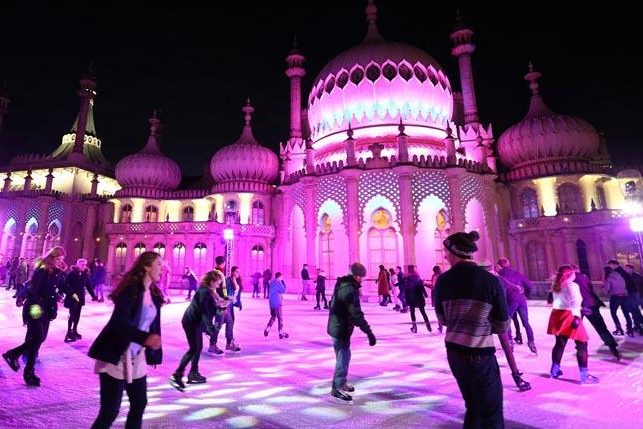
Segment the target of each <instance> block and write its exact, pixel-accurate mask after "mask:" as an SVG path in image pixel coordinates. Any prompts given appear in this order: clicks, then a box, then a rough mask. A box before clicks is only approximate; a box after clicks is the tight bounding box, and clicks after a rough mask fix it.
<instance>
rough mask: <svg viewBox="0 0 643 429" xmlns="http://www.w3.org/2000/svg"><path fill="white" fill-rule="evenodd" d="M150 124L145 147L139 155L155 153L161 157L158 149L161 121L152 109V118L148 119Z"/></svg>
mask: <svg viewBox="0 0 643 429" xmlns="http://www.w3.org/2000/svg"><path fill="white" fill-rule="evenodd" d="M149 123H150V136H149V137H148V138H147V143H146V144H145V147H144V148H143V149H142V150H141V151H140V152H139V153H155V154H158V155H161V149H160V148H159V140H160V139H161V129H162V125H161V121H160V119H159V118H158V115H157V111H156V109H154V112H153V113H152V117H151V118H150V119H149Z"/></svg>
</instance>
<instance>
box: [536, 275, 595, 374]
mask: <svg viewBox="0 0 643 429" xmlns="http://www.w3.org/2000/svg"><path fill="white" fill-rule="evenodd" d="M575 279H576V274H575V273H574V270H573V269H572V267H571V266H569V265H563V266H561V267H560V268H558V272H557V273H556V279H555V280H554V284H553V285H552V287H551V289H552V292H553V296H554V303H553V308H552V310H551V315H550V316H549V326H548V327H547V333H548V334H550V335H555V336H556V344H555V345H554V348H553V349H552V351H551V371H550V374H551V376H552V377H553V378H558V377H560V376H561V375H563V371H561V369H560V361H561V359H562V358H563V352H564V351H565V345H566V344H567V340H568V339H570V338H571V339H572V340H574V342H575V343H576V359H577V360H578V369H579V370H580V382H581V384H594V383H598V378H596V377H594V376H593V375H590V374H589V372H588V370H587V339H588V337H587V332H585V327H584V326H583V321H582V319H581V312H580V311H581V302H582V301H583V297H582V296H581V294H580V288H579V287H578V285H577V284H576V283H574V280H575Z"/></svg>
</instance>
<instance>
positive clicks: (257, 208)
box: [252, 201, 266, 225]
mask: <svg viewBox="0 0 643 429" xmlns="http://www.w3.org/2000/svg"><path fill="white" fill-rule="evenodd" d="M252 223H254V224H255V225H265V223H266V220H265V217H264V209H263V203H262V202H261V201H255V202H254V203H252Z"/></svg>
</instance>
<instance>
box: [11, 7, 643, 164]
mask: <svg viewBox="0 0 643 429" xmlns="http://www.w3.org/2000/svg"><path fill="white" fill-rule="evenodd" d="M8 3H10V4H8ZM42 3H45V2H42ZM55 3H63V2H48V4H40V2H29V1H26V2H19V1H12V2H5V3H4V4H3V11H2V16H1V23H0V40H1V41H2V48H1V49H0V81H6V82H7V85H8V91H9V93H10V97H11V100H12V101H11V106H10V112H9V114H8V115H7V117H6V118H5V124H4V129H3V133H2V135H0V148H1V150H2V151H1V152H0V153H1V158H0V164H6V162H7V159H8V157H9V156H12V155H15V154H17V153H50V152H52V151H53V150H54V149H55V148H56V147H57V146H58V145H59V143H60V138H61V136H62V135H63V134H64V133H65V132H67V131H68V130H69V129H70V128H71V125H72V124H73V121H74V119H75V116H76V114H77V112H78V97H77V90H78V80H79V78H80V77H81V75H82V74H83V72H84V71H85V69H86V67H87V64H88V63H90V62H91V63H92V64H93V68H94V71H95V74H96V77H97V82H98V93H99V94H98V98H97V99H96V104H95V111H94V113H95V119H96V127H97V131H98V134H99V137H100V138H101V140H102V142H103V152H104V154H105V156H106V157H107V158H108V159H109V160H110V161H112V162H113V163H114V164H116V162H117V161H118V160H119V159H120V158H121V157H123V156H124V155H127V154H129V153H132V152H135V151H138V150H139V149H140V148H142V146H143V145H144V144H145V141H146V138H147V135H148V132H149V125H148V122H147V119H148V118H149V117H150V115H151V112H152V110H153V109H155V108H159V109H160V110H161V112H162V114H161V118H162V120H163V122H164V125H165V133H164V139H163V151H164V152H165V153H166V154H167V155H168V156H170V157H172V158H173V159H175V160H176V161H177V162H178V163H179V165H180V166H181V168H182V169H183V172H184V174H187V175H198V174H200V173H201V172H202V171H203V169H204V167H205V166H206V165H207V164H209V160H210V158H211V156H212V154H213V153H214V152H215V151H216V150H217V149H218V148H220V147H222V146H225V145H227V144H230V143H232V142H234V141H235V140H236V139H237V138H238V136H239V135H240V133H241V129H242V125H243V117H242V113H241V110H240V109H241V107H242V105H243V104H244V102H245V99H246V97H250V99H251V102H252V104H253V106H254V107H255V114H254V117H253V122H252V124H253V129H254V133H255V136H256V137H257V139H258V140H259V141H260V142H261V143H262V144H264V145H265V146H268V147H271V148H273V149H274V150H277V148H278V142H279V141H285V140H286V139H287V138H288V118H289V116H288V112H289V105H288V102H289V101H288V100H289V92H288V88H289V87H288V79H287V77H286V76H285V74H284V70H285V66H286V64H285V57H286V55H287V54H288V51H289V50H290V47H291V44H292V40H293V37H294V35H295V34H296V35H297V38H298V39H299V42H300V49H301V51H302V53H303V54H304V56H305V57H306V69H307V75H306V76H305V78H304V85H303V88H304V92H303V97H304V100H307V98H308V91H309V89H310V86H311V84H312V81H313V79H314V78H315V77H316V75H317V73H318V72H319V71H320V70H321V68H322V67H323V65H324V64H326V63H327V62H328V61H330V60H331V59H332V58H334V57H335V56H336V55H338V54H339V53H341V52H343V51H344V50H346V49H348V48H350V47H351V46H354V45H357V44H359V43H360V42H361V41H362V39H363V37H364V35H365V34H366V27H367V22H366V18H365V13H364V8H365V6H366V1H365V0H363V1H357V0H343V1H341V0H324V1H317V2H312V1H302V0H299V1H294V0H280V1H270V2H268V1H262V2H256V4H254V3H255V2H243V1H235V2H229V3H228V4H226V5H225V7H226V8H227V9H229V11H227V12H224V11H223V10H221V9H218V8H220V7H221V4H222V3H220V2H211V3H208V8H214V12H206V10H204V9H201V8H198V7H196V6H194V5H190V4H191V3H192V2H181V3H176V2H172V3H170V5H171V6H168V7H164V6H160V4H161V2H145V3H140V5H141V6H138V4H139V2H130V3H129V6H130V7H136V10H133V9H132V10H130V9H129V8H125V7H124V6H119V7H117V6H111V7H110V8H107V7H106V6H103V7H102V8H96V7H94V6H93V5H92V6H91V7H90V4H92V2H90V3H88V2H83V3H79V4H78V7H77V8H73V7H71V6H70V5H65V6H64V7H62V8H61V6H59V5H57V4H55ZM106 3H110V4H111V3H112V2H106ZM445 3H446V2H445ZM194 4H196V2H194ZM633 4H634V3H633V2H632V3H628V2H621V1H612V2H609V4H608V3H605V2H598V4H597V5H595V6H594V5H592V6H590V5H588V2H575V1H564V2H563V1H556V2H548V1H541V2H525V3H523V2H508V3H504V2H498V3H492V2H458V3H457V4H455V3H450V4H444V5H443V4H440V3H439V2H435V1H426V0H421V1H410V0H395V1H393V0H380V1H376V5H377V7H378V28H379V30H380V33H381V34H382V36H384V38H385V39H387V40H390V41H400V42H406V43H409V44H411V45H415V46H417V47H419V48H421V49H424V50H425V51H427V52H428V53H429V54H430V55H432V56H433V57H434V58H435V59H436V60H437V61H438V62H439V63H441V64H442V66H443V68H444V69H445V70H446V72H447V74H448V75H449V79H450V80H451V83H452V86H453V88H454V89H456V88H459V78H458V74H457V65H456V60H455V58H454V57H452V56H451V55H450V47H451V45H450V41H449V38H448V36H449V33H450V31H451V30H452V28H453V22H454V17H455V13H456V8H459V9H460V12H461V15H462V17H463V19H464V21H465V22H466V23H467V24H469V26H470V27H471V28H472V29H473V30H474V32H475V34H474V42H475V43H476V46H477V50H476V53H475V54H474V60H473V64H474V72H475V79H476V90H477V95H478V107H479V111H480V115H481V119H482V120H483V121H484V122H491V123H492V124H493V126H494V130H495V135H496V137H499V136H500V134H501V133H502V131H504V130H505V129H506V128H507V127H508V126H510V125H511V124H513V123H515V122H517V121H518V120H520V119H521V118H522V117H523V116H524V115H525V113H526V111H527V106H528V99H529V94H530V93H529V90H528V87H527V84H526V82H525V81H524V80H523V75H524V74H525V73H526V71H527V63H528V61H530V60H531V61H532V62H533V63H534V66H535V68H536V69H537V70H538V71H540V72H542V73H543V77H542V79H541V81H540V84H541V93H542V94H543V96H544V97H545V100H546V102H547V104H548V105H549V107H550V108H551V109H552V110H554V111H557V112H559V113H565V114H570V115H574V116H578V117H581V118H583V119H585V120H587V121H589V122H590V123H592V124H593V125H594V126H595V127H596V128H597V129H599V130H601V131H604V132H605V135H606V138H607V142H608V148H609V150H610V152H611V154H612V158H613V160H614V161H615V163H617V164H625V163H626V164H628V165H634V164H638V165H641V164H642V163H643V149H642V148H641V138H640V133H641V132H640V124H641V120H642V119H643V107H642V106H643V91H642V90H641V88H642V85H641V77H640V69H639V68H636V67H635V66H634V64H635V63H637V62H639V61H640V58H638V57H640V51H641V49H640V43H641V40H643V37H642V34H641V32H642V31H641V27H640V23H639V18H638V17H637V15H636V14H635V13H634V12H633ZM135 5H136V6H135Z"/></svg>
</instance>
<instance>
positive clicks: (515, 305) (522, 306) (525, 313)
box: [507, 301, 534, 343]
mask: <svg viewBox="0 0 643 429" xmlns="http://www.w3.org/2000/svg"><path fill="white" fill-rule="evenodd" d="M508 307H509V308H508V309H507V311H508V312H509V315H510V316H511V317H514V316H515V315H516V314H518V316H520V321H521V322H522V326H523V327H524V328H525V331H526V332H527V341H528V342H530V343H533V342H534V331H533V329H531V325H530V324H529V309H528V308H527V302H526V301H518V302H512V303H511V304H510V305H509V306H508ZM509 338H511V325H509Z"/></svg>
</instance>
